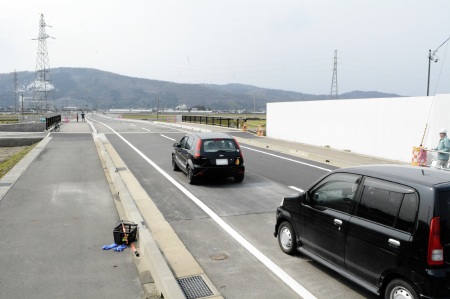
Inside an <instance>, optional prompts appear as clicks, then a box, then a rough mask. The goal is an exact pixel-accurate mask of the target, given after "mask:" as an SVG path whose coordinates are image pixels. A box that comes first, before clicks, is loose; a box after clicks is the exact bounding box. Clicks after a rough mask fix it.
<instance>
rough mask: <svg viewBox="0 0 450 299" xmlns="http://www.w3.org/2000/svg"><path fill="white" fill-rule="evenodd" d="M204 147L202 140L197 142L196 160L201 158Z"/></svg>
mask: <svg viewBox="0 0 450 299" xmlns="http://www.w3.org/2000/svg"><path fill="white" fill-rule="evenodd" d="M201 147H202V140H201V139H199V140H197V145H196V146H195V152H194V158H195V159H198V158H200V149H201Z"/></svg>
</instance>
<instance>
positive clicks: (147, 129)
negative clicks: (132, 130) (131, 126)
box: [142, 128, 152, 132]
mask: <svg viewBox="0 0 450 299" xmlns="http://www.w3.org/2000/svg"><path fill="white" fill-rule="evenodd" d="M142 130H145V131H149V132H151V131H152V130H149V129H147V128H142Z"/></svg>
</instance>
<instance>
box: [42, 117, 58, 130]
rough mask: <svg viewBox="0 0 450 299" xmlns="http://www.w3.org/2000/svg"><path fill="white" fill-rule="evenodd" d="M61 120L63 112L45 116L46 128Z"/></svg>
mask: <svg viewBox="0 0 450 299" xmlns="http://www.w3.org/2000/svg"><path fill="white" fill-rule="evenodd" d="M60 122H61V114H58V115H54V116H51V117H46V118H45V129H46V130H48V128H50V127H51V126H53V125H55V124H58V123H60Z"/></svg>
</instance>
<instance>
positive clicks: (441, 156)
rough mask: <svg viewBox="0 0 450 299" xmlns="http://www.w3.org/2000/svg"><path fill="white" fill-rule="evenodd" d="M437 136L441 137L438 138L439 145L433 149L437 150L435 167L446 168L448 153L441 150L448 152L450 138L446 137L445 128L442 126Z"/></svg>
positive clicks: (449, 150)
mask: <svg viewBox="0 0 450 299" xmlns="http://www.w3.org/2000/svg"><path fill="white" fill-rule="evenodd" d="M439 136H440V137H441V139H440V140H439V145H438V146H437V147H435V148H433V150H435V151H439V153H438V156H437V159H438V161H437V164H436V167H442V168H447V164H448V159H449V154H446V153H443V152H449V153H450V139H448V138H447V129H445V128H442V129H441V130H440V131H439Z"/></svg>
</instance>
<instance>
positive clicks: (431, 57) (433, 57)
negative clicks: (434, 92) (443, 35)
mask: <svg viewBox="0 0 450 299" xmlns="http://www.w3.org/2000/svg"><path fill="white" fill-rule="evenodd" d="M449 40H450V37H449V38H447V39H446V40H445V42H443V43H442V44H441V45H440V46H439V47H438V48H437V49H436V50H434V52H433V53H431V50H428V84H427V96H429V95H430V68H431V61H434V62H438V60H439V57H437V55H436V52H437V51H438V50H439V48H440V47H442V46H443V45H444V44H445V43H446V42H448V41H449Z"/></svg>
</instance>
